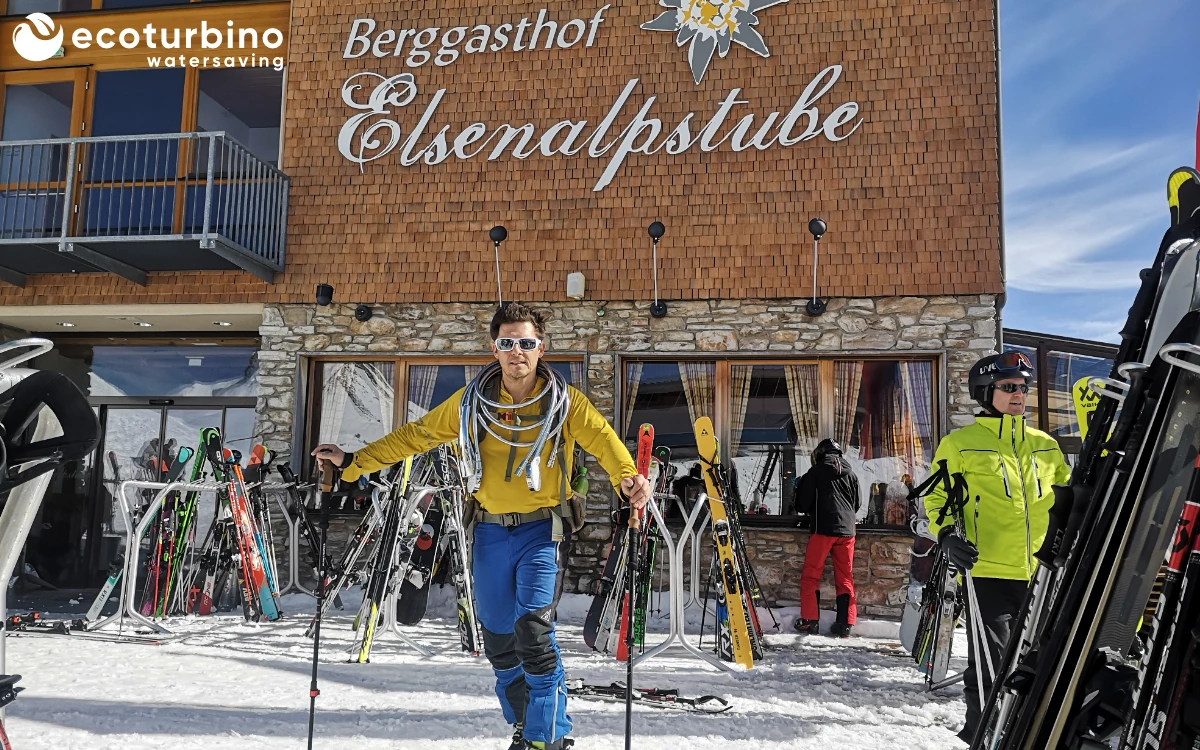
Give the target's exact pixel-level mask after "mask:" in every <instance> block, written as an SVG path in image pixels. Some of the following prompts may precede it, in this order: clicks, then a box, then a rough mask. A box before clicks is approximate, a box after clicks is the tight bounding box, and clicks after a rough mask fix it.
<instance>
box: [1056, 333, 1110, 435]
mask: <svg viewBox="0 0 1200 750" xmlns="http://www.w3.org/2000/svg"><path fill="white" fill-rule="evenodd" d="M1046 364H1047V365H1048V367H1047V371H1046V377H1045V380H1046V412H1047V415H1046V416H1047V417H1048V422H1049V424H1048V425H1047V426H1048V427H1049V430H1047V432H1049V433H1050V434H1051V435H1053V436H1054V437H1056V438H1078V437H1079V436H1080V432H1079V419H1078V418H1077V417H1076V415H1075V397H1074V395H1073V392H1072V388H1073V387H1074V386H1075V383H1077V382H1078V381H1079V380H1080V379H1082V378H1091V377H1100V378H1106V377H1108V376H1109V374H1110V373H1111V372H1112V366H1113V363H1112V360H1111V359H1104V358H1102V357H1091V356H1088V355H1086V354H1072V353H1070V352H1060V351H1048V352H1046Z"/></svg>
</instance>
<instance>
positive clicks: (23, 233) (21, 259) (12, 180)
mask: <svg viewBox="0 0 1200 750" xmlns="http://www.w3.org/2000/svg"><path fill="white" fill-rule="evenodd" d="M288 185H289V181H288V178H287V176H286V175H285V174H283V173H282V172H280V171H279V170H278V169H276V168H275V167H273V166H271V165H270V164H268V163H266V162H265V161H263V160H262V159H260V158H258V157H256V156H255V155H254V154H252V153H251V152H250V150H249V149H248V148H246V147H245V146H243V145H242V144H240V143H238V142H237V141H236V140H234V139H233V138H231V137H230V136H228V135H227V134H225V133H224V132H212V133H177V134H165V135H137V136H109V137H99V138H61V139H52V140H35V141H3V142H0V278H3V279H4V280H6V281H9V282H11V283H23V282H24V278H23V276H24V275H25V274H27V273H54V272H61V271H63V270H67V267H68V266H69V267H70V269H69V270H74V271H79V270H85V271H86V270H103V271H109V272H112V273H118V274H120V275H122V276H124V277H126V278H129V279H131V280H133V281H135V282H137V283H141V284H145V274H146V272H147V271H160V270H207V269H220V268H234V267H236V268H242V269H244V270H246V271H249V272H251V273H254V274H256V275H258V276H260V277H262V278H264V279H266V280H268V281H272V280H273V277H274V274H275V273H276V272H278V271H282V270H283V260H284V241H285V237H286V232H287V196H288Z"/></svg>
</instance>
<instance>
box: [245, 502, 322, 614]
mask: <svg viewBox="0 0 1200 750" xmlns="http://www.w3.org/2000/svg"><path fill="white" fill-rule="evenodd" d="M280 487H281V488H283V489H284V490H286V489H287V487H288V485H286V484H281V485H280ZM259 489H261V490H263V491H264V492H265V491H266V489H267V487H266V486H265V485H259ZM273 494H274V496H275V504H276V505H278V506H279V510H281V511H283V520H284V521H286V522H287V525H288V584H287V585H286V586H283V585H280V587H279V595H280V596H283V595H284V594H287V593H290V592H292V591H295V592H297V593H299V594H308V595H309V596H311V597H312V598H314V599H316V598H317V592H315V591H313V590H312V589H308V588H305V587H304V585H303V584H301V583H300V521H299V520H298V519H296V518H293V517H292V514H291V513H289V512H288V509H287V503H285V502H284V501H283V497H282V495H281V494H280V493H278V492H276V493H273ZM301 502H303V500H301ZM309 543H310V544H316V542H315V541H312V540H310V541H309ZM318 554H320V553H318Z"/></svg>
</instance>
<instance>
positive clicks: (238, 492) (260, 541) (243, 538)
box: [200, 427, 281, 621]
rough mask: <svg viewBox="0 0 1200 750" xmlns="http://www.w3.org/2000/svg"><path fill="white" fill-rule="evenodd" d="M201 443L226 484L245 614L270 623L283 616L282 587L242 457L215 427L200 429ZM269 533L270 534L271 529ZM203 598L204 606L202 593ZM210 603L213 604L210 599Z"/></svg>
mask: <svg viewBox="0 0 1200 750" xmlns="http://www.w3.org/2000/svg"><path fill="white" fill-rule="evenodd" d="M200 440H201V443H202V444H203V445H204V452H205V455H206V456H207V458H208V462H209V464H210V465H211V466H212V469H213V474H214V476H215V478H216V480H217V481H218V482H223V483H224V484H225V492H224V493H223V494H224V496H225V499H226V500H227V501H228V503H229V512H230V516H231V518H232V527H233V529H232V530H233V537H234V538H233V540H232V542H233V548H234V549H235V550H236V555H237V557H236V561H237V562H238V578H239V583H241V589H242V607H243V613H244V614H245V616H246V618H247V619H250V620H257V619H259V618H260V617H262V618H265V619H266V620H268V621H274V620H278V619H279V617H280V615H281V612H280V610H279V588H278V586H277V585H276V583H275V573H274V571H273V570H272V569H271V566H270V554H269V551H268V542H267V541H266V540H264V538H263V534H262V529H261V528H260V526H259V523H258V520H257V519H256V517H255V516H256V514H255V513H254V511H253V510H252V506H251V499H250V495H249V492H248V491H247V489H246V481H245V477H244V476H243V474H242V467H241V464H240V463H239V462H240V459H241V457H240V456H239V455H238V453H237V451H230V450H226V449H225V447H224V445H223V444H222V441H221V431H220V430H218V429H217V428H215V427H206V428H205V429H203V430H201V431H200ZM267 531H268V534H270V529H268V530H267ZM227 537H228V529H226V542H225V543H226V545H228V543H229V541H230V540H228V538H227ZM218 561H219V558H218ZM206 585H207V584H206ZM201 599H202V603H203V599H204V596H203V594H202V595H201ZM209 601H210V602H211V598H210V599H209Z"/></svg>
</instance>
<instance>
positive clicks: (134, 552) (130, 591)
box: [88, 479, 296, 635]
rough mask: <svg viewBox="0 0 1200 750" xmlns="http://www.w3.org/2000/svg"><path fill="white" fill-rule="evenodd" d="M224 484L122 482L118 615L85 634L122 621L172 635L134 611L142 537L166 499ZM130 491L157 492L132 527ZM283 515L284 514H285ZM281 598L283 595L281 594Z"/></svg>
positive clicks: (272, 486) (276, 486) (272, 487)
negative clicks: (123, 532) (122, 542)
mask: <svg viewBox="0 0 1200 750" xmlns="http://www.w3.org/2000/svg"><path fill="white" fill-rule="evenodd" d="M226 486H227V485H226V484H225V483H224V482H184V481H179V482H148V481H142V480H137V479H127V480H125V481H124V482H121V485H120V488H119V489H118V490H117V497H118V499H119V500H120V503H119V504H118V505H117V507H118V508H119V509H120V511H121V519H122V520H123V521H124V523H125V528H126V529H127V530H128V534H129V536H128V538H127V539H126V542H125V567H124V569H123V570H122V572H121V577H122V580H121V585H120V587H119V591H120V593H119V594H118V601H117V611H116V612H114V613H113V614H111V615H109V616H108V617H104V618H101V619H100V620H99V621H97V622H96V623H95V624H94V625H92V626H90V627H89V628H88V630H100V629H101V628H104V627H106V626H108V625H110V624H112V623H113V622H114V621H117V620H121V619H123V618H125V617H128V618H130V619H131V620H133V621H135V622H138V623H141V624H142V625H145V626H146V627H148V628H150V629H151V630H153V631H154V632H156V633H161V634H165V635H171V634H172V633H171V631H170V630H168V629H167V628H165V627H163V626H162V625H160V624H159V623H157V622H155V621H154V620H152V619H150V618H149V617H146V616H145V615H143V614H142V613H141V612H139V611H138V610H137V570H138V562H139V559H140V557H141V547H142V544H141V542H142V537H143V536H144V535H145V534H146V532H147V530H149V528H150V526H151V524H153V523H154V519H155V517H156V516H157V514H158V510H159V508H161V507H162V504H163V503H164V502H165V501H166V499H167V496H168V495H170V494H171V493H172V492H179V491H184V492H193V491H195V492H212V493H214V494H215V493H217V492H219V491H221V490H224V489H225V488H226ZM287 487H288V485H286V484H283V483H281V482H272V483H265V482H264V483H263V484H261V485H259V489H261V490H262V491H263V492H271V491H283V490H286V489H287ZM130 489H141V490H157V492H156V493H155V495H154V498H153V499H152V500H151V501H150V504H149V505H147V506H146V509H145V510H144V511H143V512H142V518H141V520H140V521H139V522H138V523H137V524H136V525H135V524H134V523H133V510H132V508H131V506H130V503H129V496H128V494H127V492H128V491H129V490H130ZM285 515H286V514H285ZM290 554H291V556H292V559H293V560H294V559H295V557H296V549H295V548H292V549H291V550H290ZM280 593H281V594H282V593H283V592H282V591H280Z"/></svg>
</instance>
